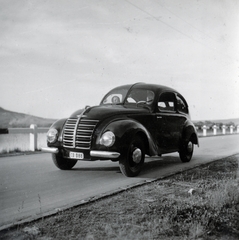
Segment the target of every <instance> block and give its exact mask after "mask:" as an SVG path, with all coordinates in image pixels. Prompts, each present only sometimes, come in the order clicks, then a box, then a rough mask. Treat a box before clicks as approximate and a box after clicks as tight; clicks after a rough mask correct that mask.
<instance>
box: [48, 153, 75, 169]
mask: <svg viewBox="0 0 239 240" xmlns="http://www.w3.org/2000/svg"><path fill="white" fill-rule="evenodd" d="M52 160H53V162H54V164H55V165H56V166H57V167H58V168H59V169H61V170H70V169H72V168H73V167H74V166H75V165H76V163H77V160H72V159H67V158H63V157H62V155H61V154H60V153H57V154H55V153H53V154H52Z"/></svg>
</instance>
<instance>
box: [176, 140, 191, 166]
mask: <svg viewBox="0 0 239 240" xmlns="http://www.w3.org/2000/svg"><path fill="white" fill-rule="evenodd" d="M193 149H194V145H193V143H192V141H191V140H189V141H186V142H184V143H183V144H182V147H181V149H180V151H179V156H180V159H181V161H182V162H190V160H191V158H192V156H193Z"/></svg>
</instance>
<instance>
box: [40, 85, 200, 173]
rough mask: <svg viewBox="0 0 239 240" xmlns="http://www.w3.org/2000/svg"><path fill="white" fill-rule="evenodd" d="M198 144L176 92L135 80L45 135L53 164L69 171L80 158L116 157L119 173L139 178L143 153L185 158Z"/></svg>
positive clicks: (192, 127)
mask: <svg viewBox="0 0 239 240" xmlns="http://www.w3.org/2000/svg"><path fill="white" fill-rule="evenodd" d="M194 144H197V145H199V142H198V137H197V132H196V129H195V127H194V125H193V123H192V121H191V120H190V115H189V109H188V104H187V102H186V100H185V99H184V97H183V96H182V95H181V94H180V93H178V92H177V91H176V90H174V89H172V88H169V87H165V86H161V85H156V84H145V83H136V84H133V85H124V86H120V87H116V88H114V89H113V90H111V91H110V92H109V93H107V94H106V95H105V97H104V98H103V100H102V101H101V103H100V104H99V106H94V107H89V106H87V107H85V108H84V109H81V110H78V111H76V112H74V113H73V114H72V115H71V116H70V118H68V119H60V120H58V121H56V122H55V123H54V124H53V125H52V126H51V127H50V129H49V131H48V133H47V146H48V147H47V148H43V149H42V150H43V151H47V152H50V153H52V158H53V162H54V163H55V165H56V166H57V167H58V168H60V169H62V170H69V169H71V168H72V167H74V165H75V164H76V162H77V161H78V160H89V161H93V160H111V161H119V166H120V170H121V172H122V173H123V174H124V175H125V176H128V177H133V176H137V175H138V174H139V172H140V171H141V169H142V166H143V163H144V159H145V155H148V156H157V155H158V156H160V155H162V154H165V153H172V152H179V156H180V159H181V161H182V162H189V161H190V160H191V158H192V155H193V148H194Z"/></svg>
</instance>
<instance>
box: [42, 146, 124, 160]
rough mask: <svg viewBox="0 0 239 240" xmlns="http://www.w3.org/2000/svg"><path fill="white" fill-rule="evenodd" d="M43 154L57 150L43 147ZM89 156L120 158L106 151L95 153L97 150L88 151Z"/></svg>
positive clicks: (57, 151) (116, 154) (117, 154)
mask: <svg viewBox="0 0 239 240" xmlns="http://www.w3.org/2000/svg"><path fill="white" fill-rule="evenodd" d="M41 150H42V151H43V152H48V153H59V149H58V148H53V147H51V148H50V147H44V148H41ZM90 156H91V157H94V158H109V159H111V158H113V159H115V158H118V157H119V156H120V153H118V152H108V151H97V150H92V151H90Z"/></svg>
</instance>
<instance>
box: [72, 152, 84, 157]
mask: <svg viewBox="0 0 239 240" xmlns="http://www.w3.org/2000/svg"><path fill="white" fill-rule="evenodd" d="M69 157H70V158H73V159H84V153H80V152H70V154H69Z"/></svg>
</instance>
